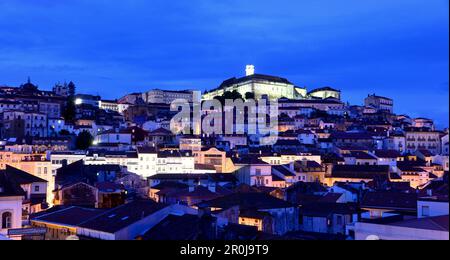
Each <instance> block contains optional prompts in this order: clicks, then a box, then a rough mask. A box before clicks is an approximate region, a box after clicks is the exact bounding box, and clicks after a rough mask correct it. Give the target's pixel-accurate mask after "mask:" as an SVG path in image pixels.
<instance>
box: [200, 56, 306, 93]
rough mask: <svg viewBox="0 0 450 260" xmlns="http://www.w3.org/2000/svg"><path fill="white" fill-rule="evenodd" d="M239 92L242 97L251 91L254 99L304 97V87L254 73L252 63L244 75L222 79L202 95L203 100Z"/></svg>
mask: <svg viewBox="0 0 450 260" xmlns="http://www.w3.org/2000/svg"><path fill="white" fill-rule="evenodd" d="M233 91H237V92H239V93H240V94H241V95H242V97H244V98H245V97H246V94H247V93H253V94H254V95H255V98H256V99H260V98H262V97H267V98H269V99H280V98H288V99H300V98H304V97H306V94H307V93H306V89H303V88H299V87H296V86H295V85H294V84H292V83H291V82H290V81H289V80H287V79H285V78H280V77H275V76H268V75H262V74H255V70H254V67H253V66H252V65H249V66H247V68H246V76H245V77H242V78H231V79H228V80H226V81H224V82H223V83H222V84H221V85H220V86H219V87H218V88H217V89H214V90H212V91H210V92H207V93H205V94H204V95H203V99H204V100H211V99H214V98H215V97H217V96H222V95H223V94H224V93H225V92H233Z"/></svg>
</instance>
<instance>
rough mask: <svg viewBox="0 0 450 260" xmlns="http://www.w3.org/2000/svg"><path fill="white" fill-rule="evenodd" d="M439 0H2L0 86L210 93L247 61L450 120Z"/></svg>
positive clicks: (444, 1)
mask: <svg viewBox="0 0 450 260" xmlns="http://www.w3.org/2000/svg"><path fill="white" fill-rule="evenodd" d="M448 5H449V2H448V0H431V1H430V0H422V1H418V0H395V1H392V0H364V1H361V0H345V1H336V0H328V1H325V0H314V1H299V0H289V1H288V0H277V1H275V0H221V1H213V0H171V1H167V0H152V1H148V0H129V1H107V0H64V1H55V0H39V1H36V0H0V85H2V84H6V85H13V86H14V85H19V84H20V83H22V82H24V81H25V80H26V78H27V76H31V77H32V80H33V81H34V82H35V83H36V84H38V85H39V86H40V87H41V88H43V89H50V88H51V87H52V85H54V83H55V82H57V81H64V80H73V81H75V83H76V84H77V87H78V90H79V91H80V92H86V93H92V94H97V93H98V94H100V95H102V96H103V97H104V98H108V99H113V98H118V97H120V96H123V95H124V94H126V93H128V92H137V91H145V90H147V89H151V88H167V89H201V90H204V89H208V88H213V87H216V86H217V85H218V84H220V82H221V81H222V80H224V79H226V78H229V77H232V76H241V75H243V73H244V67H245V65H246V64H255V65H256V69H257V72H259V73H264V74H272V75H277V76H283V77H286V78H288V79H290V80H291V81H293V82H294V83H296V84H297V85H300V86H307V87H308V88H309V89H311V88H316V87H321V86H325V85H330V86H332V87H335V88H339V89H341V90H342V91H343V96H344V99H345V100H348V101H350V102H351V103H354V104H361V103H362V102H363V99H364V98H365V97H366V95H367V94H369V93H377V94H379V95H386V96H389V97H392V98H394V99H395V101H396V112H398V113H408V114H410V115H411V116H413V117H417V116H425V117H430V118H433V119H435V120H436V122H437V123H438V125H439V126H440V127H446V126H448V109H449V99H448V92H449V74H448V69H449V60H448V58H449V52H448V50H449V28H448V19H449V13H448V8H449V6H448Z"/></svg>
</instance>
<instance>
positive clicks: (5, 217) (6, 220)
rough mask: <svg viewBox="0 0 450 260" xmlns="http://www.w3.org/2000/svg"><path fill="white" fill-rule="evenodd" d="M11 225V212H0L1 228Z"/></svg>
mask: <svg viewBox="0 0 450 260" xmlns="http://www.w3.org/2000/svg"><path fill="white" fill-rule="evenodd" d="M11 227H12V214H11V212H5V213H3V214H2V229H8V228H11Z"/></svg>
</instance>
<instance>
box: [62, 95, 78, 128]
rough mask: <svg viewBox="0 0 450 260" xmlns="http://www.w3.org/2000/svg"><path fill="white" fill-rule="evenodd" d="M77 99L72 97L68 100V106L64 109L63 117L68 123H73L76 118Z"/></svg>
mask: <svg viewBox="0 0 450 260" xmlns="http://www.w3.org/2000/svg"><path fill="white" fill-rule="evenodd" d="M76 113H77V111H76V106H75V97H74V96H71V97H69V99H68V100H67V103H66V106H65V107H64V109H63V112H62V116H63V117H64V120H66V122H73V121H74V120H75V116H76Z"/></svg>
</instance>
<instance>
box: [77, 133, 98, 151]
mask: <svg viewBox="0 0 450 260" xmlns="http://www.w3.org/2000/svg"><path fill="white" fill-rule="evenodd" d="M93 141H94V137H92V135H91V133H89V132H88V131H83V132H81V133H80V134H79V135H78V136H77V140H76V146H77V149H79V150H87V149H88V148H89V147H91V145H92V142H93Z"/></svg>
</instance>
